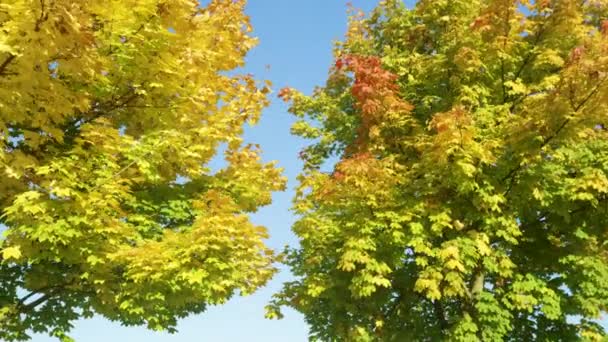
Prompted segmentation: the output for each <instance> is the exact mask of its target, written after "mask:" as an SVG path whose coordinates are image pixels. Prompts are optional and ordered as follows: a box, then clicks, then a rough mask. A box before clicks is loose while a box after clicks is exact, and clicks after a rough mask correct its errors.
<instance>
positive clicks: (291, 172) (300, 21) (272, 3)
mask: <svg viewBox="0 0 608 342" xmlns="http://www.w3.org/2000/svg"><path fill="white" fill-rule="evenodd" d="M347 2H348V0H249V5H248V7H247V12H248V14H249V15H250V16H251V20H252V23H253V26H254V35H256V36H257V37H258V38H259V39H260V43H259V45H258V46H257V47H256V48H255V49H254V50H253V51H252V52H251V53H250V55H249V57H248V59H247V66H246V68H245V70H246V72H248V73H252V74H254V75H255V76H257V78H258V79H269V80H271V81H272V82H273V84H274V88H275V90H278V89H280V88H282V87H284V86H290V87H294V88H297V89H299V90H301V91H303V92H305V93H310V92H311V91H312V89H313V88H314V86H316V85H321V84H323V83H324V81H325V79H326V77H327V70H328V69H329V66H330V65H331V63H332V56H331V50H332V46H333V41H335V40H338V39H341V38H342V37H343V35H344V32H345V29H346V3H347ZM350 2H352V3H353V5H354V6H355V7H357V8H361V9H363V10H365V11H369V10H370V9H371V8H373V6H374V5H375V4H376V3H377V0H353V1H350ZM406 3H407V4H408V5H411V4H412V1H411V0H410V1H406ZM267 66H270V68H268V67H267ZM292 122H293V118H292V117H291V116H290V115H289V114H288V113H287V106H286V105H285V104H284V103H282V101H280V100H278V99H277V98H276V92H275V94H273V95H272V104H271V105H270V106H269V107H268V108H267V109H266V110H265V111H264V114H263V116H262V119H261V121H260V123H259V124H258V125H257V126H255V127H251V128H248V129H247V131H246V140H247V141H248V142H253V143H259V144H260V145H261V146H262V149H263V151H264V159H265V160H267V161H270V160H278V161H280V164H279V165H280V166H281V167H283V168H284V169H285V175H286V176H287V177H288V178H289V190H288V191H286V192H283V193H277V194H275V196H274V201H273V204H272V205H270V206H268V207H265V208H263V209H262V210H260V211H259V212H258V213H256V214H255V215H254V217H253V220H254V221H255V222H256V223H258V224H262V225H265V226H266V227H268V229H269V232H270V235H271V238H270V239H269V241H268V244H269V245H270V246H271V247H272V248H275V249H278V250H281V249H283V247H284V246H285V245H287V244H289V245H295V244H296V243H297V240H296V238H295V237H294V235H293V234H292V233H291V230H290V226H291V224H292V222H293V221H294V217H293V216H292V215H291V213H290V211H289V208H290V206H291V199H292V197H293V188H294V186H295V178H296V176H297V174H298V172H299V170H300V168H301V166H302V165H301V163H300V161H299V160H298V158H297V156H298V152H299V151H300V150H301V149H302V147H304V145H305V142H304V141H302V140H299V139H297V138H295V137H293V136H291V135H290V134H289V128H290V126H291V123H292ZM289 279H290V275H289V272H287V271H286V270H282V271H281V272H280V273H279V274H278V275H277V276H275V277H274V279H273V280H272V281H271V282H270V283H269V284H268V285H267V286H266V287H265V288H263V289H261V290H260V291H258V292H257V293H255V294H254V295H251V296H249V297H244V298H241V297H238V298H234V299H232V300H231V301H229V302H228V303H227V304H225V305H222V306H218V307H211V308H209V309H208V310H207V311H206V312H205V313H203V314H202V315H198V316H192V317H189V318H187V319H184V320H182V321H180V323H179V326H178V329H179V332H178V333H177V334H173V335H169V334H164V333H155V332H150V331H147V330H146V329H144V328H133V327H121V326H120V325H119V324H118V323H112V322H108V321H106V320H104V319H103V318H94V319H90V320H83V321H78V322H76V324H75V329H74V330H73V331H72V334H71V336H72V337H74V338H75V339H76V341H78V342H106V341H108V340H111V341H112V340H113V341H116V342H122V341H129V342H140V341H142V342H143V341H146V342H156V341H159V342H160V341H163V342H171V341H180V342H190V341H213V342H239V341H247V342H258V341H259V342H262V341H263V342H274V341H277V342H278V341H281V342H283V341H290V342H298V341H306V340H307V333H308V329H307V326H306V323H305V322H304V319H303V316H302V315H300V314H299V313H296V312H294V311H291V310H285V312H284V313H285V318H284V319H283V320H280V321H270V320H266V319H264V306H265V305H266V304H267V303H268V301H269V300H270V298H271V296H272V294H273V293H275V292H277V291H278V290H279V289H280V287H281V284H282V283H283V282H285V281H288V280H289ZM32 341H34V342H50V341H53V342H56V341H57V340H56V339H53V338H49V337H46V336H43V335H35V336H34V338H33V340H32Z"/></svg>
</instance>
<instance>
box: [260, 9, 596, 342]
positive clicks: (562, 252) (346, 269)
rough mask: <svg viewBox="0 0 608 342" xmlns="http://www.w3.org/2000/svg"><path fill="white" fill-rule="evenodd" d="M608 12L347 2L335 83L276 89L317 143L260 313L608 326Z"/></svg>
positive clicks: (321, 324)
mask: <svg viewBox="0 0 608 342" xmlns="http://www.w3.org/2000/svg"><path fill="white" fill-rule="evenodd" d="M606 19H608V2H607V1H605V0H584V1H574V0H552V1H551V0H543V1H540V0H537V1H527V0H521V1H512V0H489V1H481V0H432V1H431V0H421V1H418V2H417V4H416V6H415V7H414V8H413V9H408V8H406V7H405V6H404V5H403V3H402V2H401V1H399V0H385V1H382V2H381V3H380V5H379V6H378V7H377V8H376V9H375V10H374V11H373V12H372V13H370V14H369V15H368V16H365V15H363V14H358V13H354V14H353V16H352V18H351V23H350V26H349V30H348V32H347V36H346V39H345V40H344V41H343V42H340V43H338V44H337V47H336V49H335V56H336V62H335V66H334V67H332V69H331V71H330V75H329V79H328V80H327V84H326V85H325V86H324V87H322V88H318V89H317V90H316V91H315V92H314V94H313V95H312V96H305V95H303V94H301V93H299V92H298V91H296V90H294V89H284V90H283V91H282V92H281V94H280V95H281V96H282V97H283V98H284V99H286V100H288V101H290V102H291V112H292V113H294V114H295V115H296V116H297V117H298V118H300V120H299V121H298V122H297V123H296V124H295V125H294V126H293V132H294V133H295V134H296V135H299V136H302V137H305V138H309V139H313V143H312V144H311V145H310V146H309V147H308V148H306V149H305V150H304V151H302V153H301V156H302V158H303V160H304V161H305V169H304V171H303V173H302V174H301V176H300V187H299V189H298V193H297V197H296V199H295V206H294V210H295V212H296V213H297V214H298V215H299V219H298V221H297V222H296V223H295V225H294V227H293V230H294V232H295V233H296V234H297V235H298V237H299V238H300V243H301V247H300V248H298V249H294V250H291V251H290V252H289V257H288V259H287V263H288V264H289V265H290V266H291V268H292V271H293V272H294V274H295V275H296V277H297V279H296V280H295V281H293V282H291V283H288V284H286V286H285V288H284V289H283V291H282V292H281V293H279V294H278V295H277V296H276V298H275V302H274V303H273V305H271V306H270V307H269V312H268V316H270V317H276V316H280V312H279V311H278V309H279V307H280V306H281V305H288V306H291V307H293V308H295V309H297V310H299V311H300V312H302V313H304V315H305V316H306V319H307V321H308V323H309V324H310V325H311V338H312V339H321V340H326V341H355V340H356V341H380V340H382V341H388V340H395V341H441V340H450V341H503V340H504V341H573V340H581V339H583V340H601V339H602V338H603V336H604V334H605V332H604V331H603V330H602V328H601V326H600V325H599V324H597V321H596V320H597V319H599V318H600V316H601V314H602V313H605V312H606V311H607V310H608V242H607V241H608V126H606V124H607V122H606V121H607V116H606V115H607V113H608V82H606V81H607V79H608V21H606ZM334 158H337V159H338V161H337V163H335V166H331V163H332V162H334V161H335V160H336V159H334ZM328 165H330V166H331V167H332V169H331V170H330V172H324V170H327V167H328Z"/></svg>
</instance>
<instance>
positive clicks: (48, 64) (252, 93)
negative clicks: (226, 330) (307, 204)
mask: <svg viewBox="0 0 608 342" xmlns="http://www.w3.org/2000/svg"><path fill="white" fill-rule="evenodd" d="M243 8H244V1H240V0H237V1H233V0H212V1H210V2H208V4H207V5H205V6H202V5H201V4H199V2H198V1H195V0H170V1H169V0H124V1H123V0H121V1H100V0H90V1H71V0H3V1H2V2H1V3H0V144H1V148H0V172H1V173H2V178H1V179H0V208H1V210H2V216H1V217H0V222H1V224H2V227H3V230H4V237H3V238H2V239H1V241H0V278H1V280H0V339H1V340H3V341H14V340H25V339H27V338H28V336H27V333H28V331H35V332H47V333H49V334H51V335H54V336H57V337H60V338H63V339H66V340H68V339H69V338H68V337H66V335H65V334H66V332H68V331H69V329H70V327H71V322H72V321H73V320H75V319H77V318H79V317H90V316H91V315H93V314H100V315H103V316H105V317H106V318H108V319H110V320H114V321H118V322H120V323H122V324H125V325H146V326H147V327H148V328H151V329H158V330H162V329H169V330H173V328H174V326H175V324H176V320H177V319H178V318H180V317H184V316H186V315H188V314H191V313H199V312H202V311H203V310H204V309H205V307H206V306H207V305H210V304H220V303H223V302H225V301H226V300H227V299H228V298H230V297H231V296H232V295H234V294H237V293H241V294H248V293H251V292H252V291H254V290H256V289H257V288H258V287H260V286H262V285H263V284H265V283H266V281H267V280H268V279H269V278H270V277H271V276H272V274H273V273H274V268H273V267H272V262H273V261H274V256H273V254H272V251H270V250H269V249H268V248H267V247H266V246H265V245H264V242H263V239H264V238H265V237H266V230H265V228H264V227H260V226H257V225H255V224H253V223H251V222H250V220H249V217H248V213H250V212H254V211H256V209H257V208H259V207H260V206H263V205H267V204H269V203H270V201H271V197H270V196H271V192H273V191H276V190H281V189H282V188H283V187H284V179H283V177H282V176H281V171H280V169H278V168H276V167H275V166H274V163H263V162H261V160H260V155H259V154H260V151H259V148H258V147H257V146H249V145H247V146H245V145H244V144H243V140H242V138H241V134H242V132H243V126H244V125H245V124H246V123H250V124H254V123H255V122H256V121H257V120H258V117H259V115H260V112H261V110H262V108H263V107H265V106H266V105H267V99H266V95H267V93H268V92H269V89H268V87H269V84H265V83H260V82H258V81H256V80H255V79H253V78H252V76H250V75H242V74H239V73H238V72H235V71H234V70H235V69H237V68H239V67H241V66H243V65H244V57H245V55H246V53H247V52H248V51H249V50H250V49H251V48H252V47H253V46H254V45H255V44H256V39H255V38H253V37H251V36H250V35H249V32H250V31H251V28H250V26H249V21H248V18H247V16H245V15H244V13H243ZM221 146H225V149H224V148H222V150H225V152H224V159H225V161H226V163H225V167H222V168H221V169H220V170H216V171H213V170H212V169H211V167H210V166H209V165H210V164H209V163H210V161H211V160H212V158H214V156H215V155H216V154H217V153H218V151H220V147H221Z"/></svg>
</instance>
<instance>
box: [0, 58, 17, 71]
mask: <svg viewBox="0 0 608 342" xmlns="http://www.w3.org/2000/svg"><path fill="white" fill-rule="evenodd" d="M16 57H17V55H14V54H12V53H11V54H9V55H8V57H6V59H5V60H4V62H2V64H0V75H4V74H5V70H6V68H7V67H8V65H9V64H11V62H12V61H13V60H14V59H15V58H16Z"/></svg>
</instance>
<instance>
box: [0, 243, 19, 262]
mask: <svg viewBox="0 0 608 342" xmlns="http://www.w3.org/2000/svg"><path fill="white" fill-rule="evenodd" d="M20 257H21V247H19V246H13V247H7V248H5V249H3V250H2V258H3V259H4V260H8V259H11V258H12V259H19V258H20Z"/></svg>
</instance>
